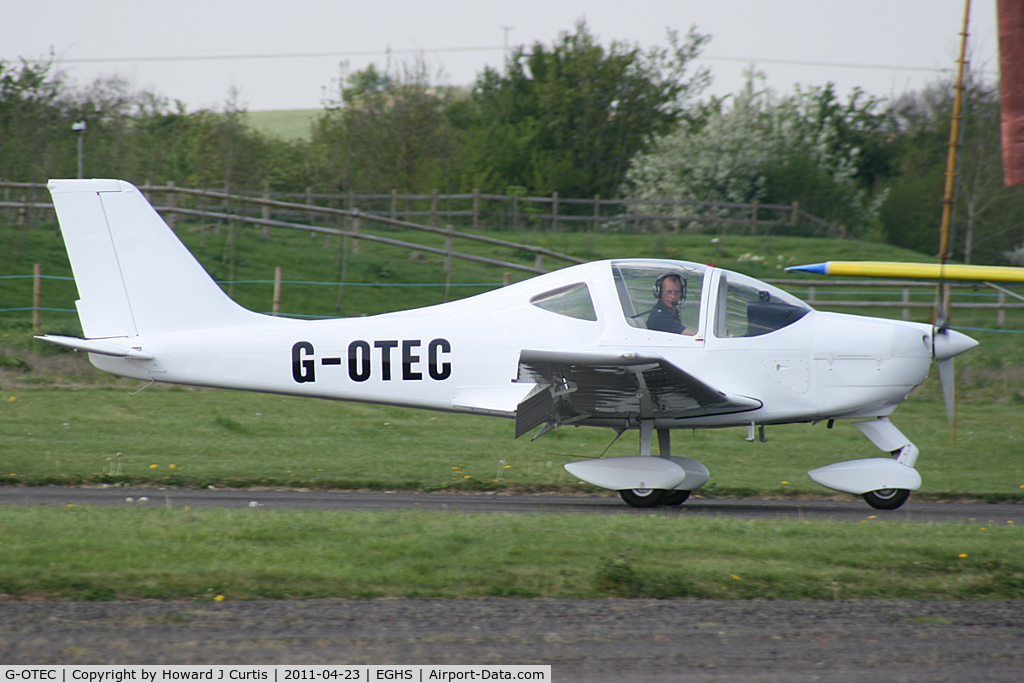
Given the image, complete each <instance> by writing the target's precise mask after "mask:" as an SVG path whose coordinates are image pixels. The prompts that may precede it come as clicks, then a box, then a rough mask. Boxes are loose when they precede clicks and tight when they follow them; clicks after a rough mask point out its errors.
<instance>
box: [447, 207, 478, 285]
mask: <svg viewBox="0 0 1024 683" xmlns="http://www.w3.org/2000/svg"><path fill="white" fill-rule="evenodd" d="M448 227H449V228H450V227H451V226H450V225H449V226H448ZM479 228H480V190H478V189H477V188H475V187H474V188H473V230H478V229H479ZM447 300H448V299H447V298H446V299H445V301H447Z"/></svg>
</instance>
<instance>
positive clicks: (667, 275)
mask: <svg viewBox="0 0 1024 683" xmlns="http://www.w3.org/2000/svg"><path fill="white" fill-rule="evenodd" d="M670 277H674V278H675V279H677V280H679V284H680V285H681V287H682V290H683V296H682V298H680V299H679V303H682V302H684V301H686V278H684V277H683V276H682V275H678V274H676V273H665V274H664V275H662V276H661V277H659V278H658V279H657V280H655V281H654V287H653V289H652V290H651V291H653V292H654V298H655V299H658V300H661V283H663V282H664V281H665V279H666V278H670Z"/></svg>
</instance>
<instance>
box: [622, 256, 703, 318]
mask: <svg viewBox="0 0 1024 683" xmlns="http://www.w3.org/2000/svg"><path fill="white" fill-rule="evenodd" d="M705 270H706V269H705V268H704V267H703V266H700V265H697V264H694V263H682V262H679V261H662V262H654V261H651V262H637V263H628V262H619V263H614V264H612V271H613V273H614V277H615V288H616V290H617V291H618V294H619V303H620V304H621V305H622V313H623V315H624V316H625V317H626V322H628V323H629V324H630V325H632V326H633V327H639V328H641V329H648V330H658V331H661V332H668V333H673V334H689V335H692V334H695V333H696V332H697V328H698V320H699V317H700V297H701V289H702V287H703V283H704V271H705Z"/></svg>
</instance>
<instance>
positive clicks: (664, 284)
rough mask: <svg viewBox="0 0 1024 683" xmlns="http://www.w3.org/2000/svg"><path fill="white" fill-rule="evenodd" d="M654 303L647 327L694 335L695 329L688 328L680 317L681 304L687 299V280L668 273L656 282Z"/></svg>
mask: <svg viewBox="0 0 1024 683" xmlns="http://www.w3.org/2000/svg"><path fill="white" fill-rule="evenodd" d="M654 296H655V297H656V298H657V299H658V303H656V304H654V308H652V309H651V313H650V315H648V316H647V329H649V330H661V331H662V332H673V333H675V334H686V335H690V336H693V335H694V334H696V331H695V330H690V329H687V327H686V326H685V325H683V323H682V321H681V320H680V319H679V304H681V303H683V302H684V301H686V281H685V280H683V278H681V277H679V276H678V275H676V274H675V273H666V274H664V275H662V276H661V277H659V278H658V279H657V280H656V281H655V282H654Z"/></svg>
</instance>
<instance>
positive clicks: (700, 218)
mask: <svg viewBox="0 0 1024 683" xmlns="http://www.w3.org/2000/svg"><path fill="white" fill-rule="evenodd" d="M139 189H140V190H141V191H142V192H143V193H145V194H146V195H147V197H150V198H151V200H152V199H153V198H154V197H155V196H157V195H162V197H163V200H164V202H163V204H162V205H160V206H157V209H158V210H160V211H161V212H169V213H172V214H173V213H175V212H177V213H181V211H182V210H184V209H191V210H192V211H200V212H203V211H207V212H211V211H212V212H216V211H215V208H216V207H220V208H221V209H223V210H225V212H226V210H227V209H229V208H230V211H231V212H233V214H234V217H235V218H236V219H237V220H244V219H245V218H246V217H249V218H253V217H256V216H258V217H259V218H261V219H263V220H268V219H270V218H271V217H272V216H271V213H274V214H278V215H279V217H281V218H282V219H283V220H286V221H288V222H296V220H297V219H296V217H299V218H301V219H305V220H307V221H308V220H309V219H310V218H311V217H312V216H315V215H318V214H320V215H323V214H325V213H327V214H330V213H333V212H336V213H335V215H341V216H344V215H352V214H354V213H358V214H359V215H360V216H361V217H363V218H365V219H372V220H378V219H390V220H391V221H400V222H403V224H404V225H418V226H423V225H426V226H429V227H434V228H439V227H441V226H442V225H448V224H451V225H458V226H459V227H460V228H462V229H473V230H479V229H481V228H482V227H486V228H487V229H489V230H492V231H499V232H500V231H502V230H512V231H521V230H536V231H539V232H561V231H592V232H627V233H650V232H660V233H673V234H678V233H680V232H683V231H690V232H693V231H698V232H712V233H720V232H734V233H736V232H738V233H745V234H761V233H763V232H765V231H768V232H772V233H774V234H790V235H800V236H815V237H845V236H846V233H847V231H846V228H845V227H844V226H836V225H833V224H831V223H829V222H828V221H825V220H822V219H821V218H818V217H817V216H814V215H812V214H810V213H808V212H807V211H805V210H803V209H802V208H800V205H799V204H798V203H796V202H794V203H792V204H788V205H783V204H763V203H760V202H757V201H754V202H752V203H749V204H744V203H736V202H724V201H691V200H678V199H642V200H630V199H615V198H604V197H601V196H600V195H595V196H594V197H588V198H567V197H559V195H558V193H557V192H555V193H552V195H551V196H548V197H528V196H520V195H515V194H511V195H497V194H487V193H481V192H479V191H476V190H474V191H473V192H472V193H463V194H439V193H438V192H437V191H436V190H435V191H434V192H433V193H431V194H400V193H398V192H397V191H395V190H392V191H391V192H390V193H387V194H355V193H348V194H320V193H315V192H313V190H312V189H307V190H306V192H305V193H302V194H299V193H284V192H271V190H270V188H269V186H266V185H265V186H264V188H263V190H262V191H261V192H259V193H254V192H234V193H232V192H229V191H227V190H223V189H218V190H210V189H207V190H202V189H188V188H182V187H177V186H175V185H174V184H173V183H168V184H167V185H150V184H148V183H147V184H145V185H142V186H140V187H139ZM179 198H180V199H181V201H179ZM154 204H156V202H154ZM187 204H191V206H188V205H187ZM0 213H2V214H6V215H5V216H4V218H5V222H7V223H10V224H17V225H24V224H26V223H28V222H32V221H35V220H40V218H39V217H41V216H44V215H47V214H48V215H49V216H52V205H51V204H50V202H49V196H48V195H47V193H46V185H45V184H43V183H11V182H0ZM411 219H414V220H416V221H420V222H417V223H412V222H410V223H405V221H409V220H411Z"/></svg>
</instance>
